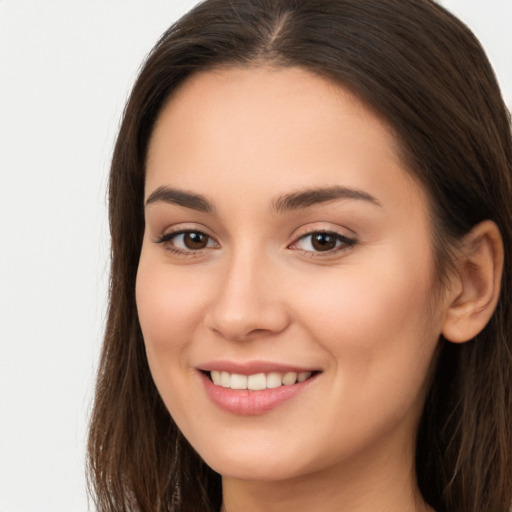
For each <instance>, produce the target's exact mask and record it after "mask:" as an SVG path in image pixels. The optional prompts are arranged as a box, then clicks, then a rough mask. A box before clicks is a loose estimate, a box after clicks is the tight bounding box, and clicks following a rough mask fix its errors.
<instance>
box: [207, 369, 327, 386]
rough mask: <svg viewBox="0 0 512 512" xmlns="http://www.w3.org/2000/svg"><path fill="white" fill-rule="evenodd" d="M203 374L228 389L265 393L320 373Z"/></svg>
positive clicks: (300, 381) (221, 372) (217, 372)
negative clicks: (266, 390) (264, 391)
mask: <svg viewBox="0 0 512 512" xmlns="http://www.w3.org/2000/svg"><path fill="white" fill-rule="evenodd" d="M202 373H203V374H204V375H205V376H206V377H207V378H208V379H209V380H210V381H211V382H212V383H213V384H214V385H215V386H220V387H223V388H228V389H235V390H249V391H263V390H265V389H277V388H280V387H283V386H293V385H294V384H299V383H302V382H305V381H306V380H308V379H311V378H312V377H314V376H315V375H317V374H318V373H320V372H319V371H314V370H312V371H301V372H294V371H288V372H268V373H264V372H260V373H253V374H250V375H243V374H240V373H230V372H227V371H220V370H211V371H202Z"/></svg>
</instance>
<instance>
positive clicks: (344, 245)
mask: <svg viewBox="0 0 512 512" xmlns="http://www.w3.org/2000/svg"><path fill="white" fill-rule="evenodd" d="M187 234H189V235H190V234H194V235H201V236H205V237H206V238H207V239H208V242H207V243H208V244H209V243H210V241H214V243H215V246H216V247H218V244H217V242H215V240H214V239H213V237H211V236H210V235H208V234H207V233H205V232H204V231H201V230H194V229H183V230H179V231H174V232H171V233H166V234H165V235H163V236H161V237H160V238H158V239H157V240H155V243H157V244H162V245H164V246H165V248H166V250H168V251H170V252H171V253H173V254H176V255H178V256H185V257H194V256H200V255H202V254H203V251H205V250H208V249H210V248H211V247H212V246H210V247H208V245H207V246H206V247H204V248H199V249H181V248H178V247H176V246H175V245H173V244H172V241H173V239H175V238H177V237H178V236H180V235H187ZM314 235H322V236H326V237H333V238H334V239H335V244H336V246H335V247H334V248H332V249H328V250H326V251H315V250H306V249H299V248H298V247H294V246H297V244H298V243H299V242H301V241H303V240H306V239H307V238H311V237H313V236H314ZM357 243H358V241H357V239H355V238H350V237H347V236H345V235H341V234H340V233H337V232H336V231H328V230H318V229H317V230H314V231H310V232H308V233H305V234H303V235H301V236H300V237H299V238H297V240H295V242H293V243H292V244H290V245H289V246H288V247H289V248H292V249H294V248H296V249H297V250H300V251H301V252H302V253H303V254H305V255H307V256H309V257H322V256H329V255H332V254H335V253H338V252H340V251H345V250H348V249H350V248H352V247H354V246H355V245H356V244H357ZM310 244H312V241H311V242H310ZM215 246H213V247H214V248H215Z"/></svg>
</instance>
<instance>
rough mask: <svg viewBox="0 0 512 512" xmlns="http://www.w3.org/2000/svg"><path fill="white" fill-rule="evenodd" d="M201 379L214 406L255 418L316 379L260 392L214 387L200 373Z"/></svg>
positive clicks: (299, 391)
mask: <svg viewBox="0 0 512 512" xmlns="http://www.w3.org/2000/svg"><path fill="white" fill-rule="evenodd" d="M201 378H202V380H203V383H204V386H205V389H206V394H207V395H208V397H209V398H210V400H211V401H212V402H213V403H214V404H215V405H217V406H218V407H220V408H221V409H223V410H224V411H227V412H230V413H232V414H239V415H242V416H256V415H258V414H264V413H266V412H268V411H270V410H272V409H274V408H276V407H277V406H279V405H281V404H282V403H283V402H286V401H288V400H290V399H292V398H294V397H295V396H297V395H298V394H299V393H301V392H302V391H303V390H304V389H305V388H306V387H307V386H309V384H310V383H311V382H312V381H313V380H315V379H316V375H313V376H312V377H310V378H309V379H307V380H305V381H303V382H298V383H296V384H292V385H291V386H280V387H278V388H273V389H262V390H260V391H250V390H248V389H230V388H224V387H222V386H216V385H215V384H214V383H213V382H212V381H211V380H210V379H209V378H208V377H207V376H206V375H205V374H204V373H201Z"/></svg>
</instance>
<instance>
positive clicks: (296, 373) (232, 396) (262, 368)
mask: <svg viewBox="0 0 512 512" xmlns="http://www.w3.org/2000/svg"><path fill="white" fill-rule="evenodd" d="M208 366H210V367H209V368H204V367H203V368H202V369H201V370H200V371H199V372H198V374H199V376H200V377H201V380H202V382H203V386H204V389H205V391H206V395H207V396H208V397H209V399H210V400H211V401H212V402H213V404H215V405H216V406H217V407H220V408H221V409H222V410H224V411H226V412H229V413H231V414H236V415H242V416H246V415H249V416H252V415H260V414H264V413H267V412H269V411H270V410H272V409H274V408H276V407H278V406H279V405H281V404H283V403H285V402H288V401H289V400H290V399H293V398H294V397H297V396H298V395H301V394H302V393H303V392H304V391H305V390H306V388H308V387H309V386H310V385H311V384H313V382H314V381H316V380H317V377H318V376H319V374H321V373H322V372H321V371H317V370H307V371H306V370H305V369H295V368H283V367H282V366H281V367H280V368H279V367H277V365H273V364H265V363H255V364H249V365H246V366H244V365H235V364H230V363H217V364H212V365H208ZM279 366H280V365H279ZM212 367H214V368H215V367H216V369H213V368H212ZM229 370H231V371H229ZM279 370H280V371H279Z"/></svg>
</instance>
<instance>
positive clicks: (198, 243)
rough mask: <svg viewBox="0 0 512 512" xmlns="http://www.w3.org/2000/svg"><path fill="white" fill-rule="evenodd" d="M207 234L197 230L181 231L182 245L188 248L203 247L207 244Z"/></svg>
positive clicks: (196, 248) (197, 248)
mask: <svg viewBox="0 0 512 512" xmlns="http://www.w3.org/2000/svg"><path fill="white" fill-rule="evenodd" d="M208 240H209V236H208V235H205V234H204V233H200V232H198V231H188V232H187V233H183V245H184V246H185V247H186V248H187V249H190V250H196V251H197V250H199V249H204V248H205V247H207V246H208Z"/></svg>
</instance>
